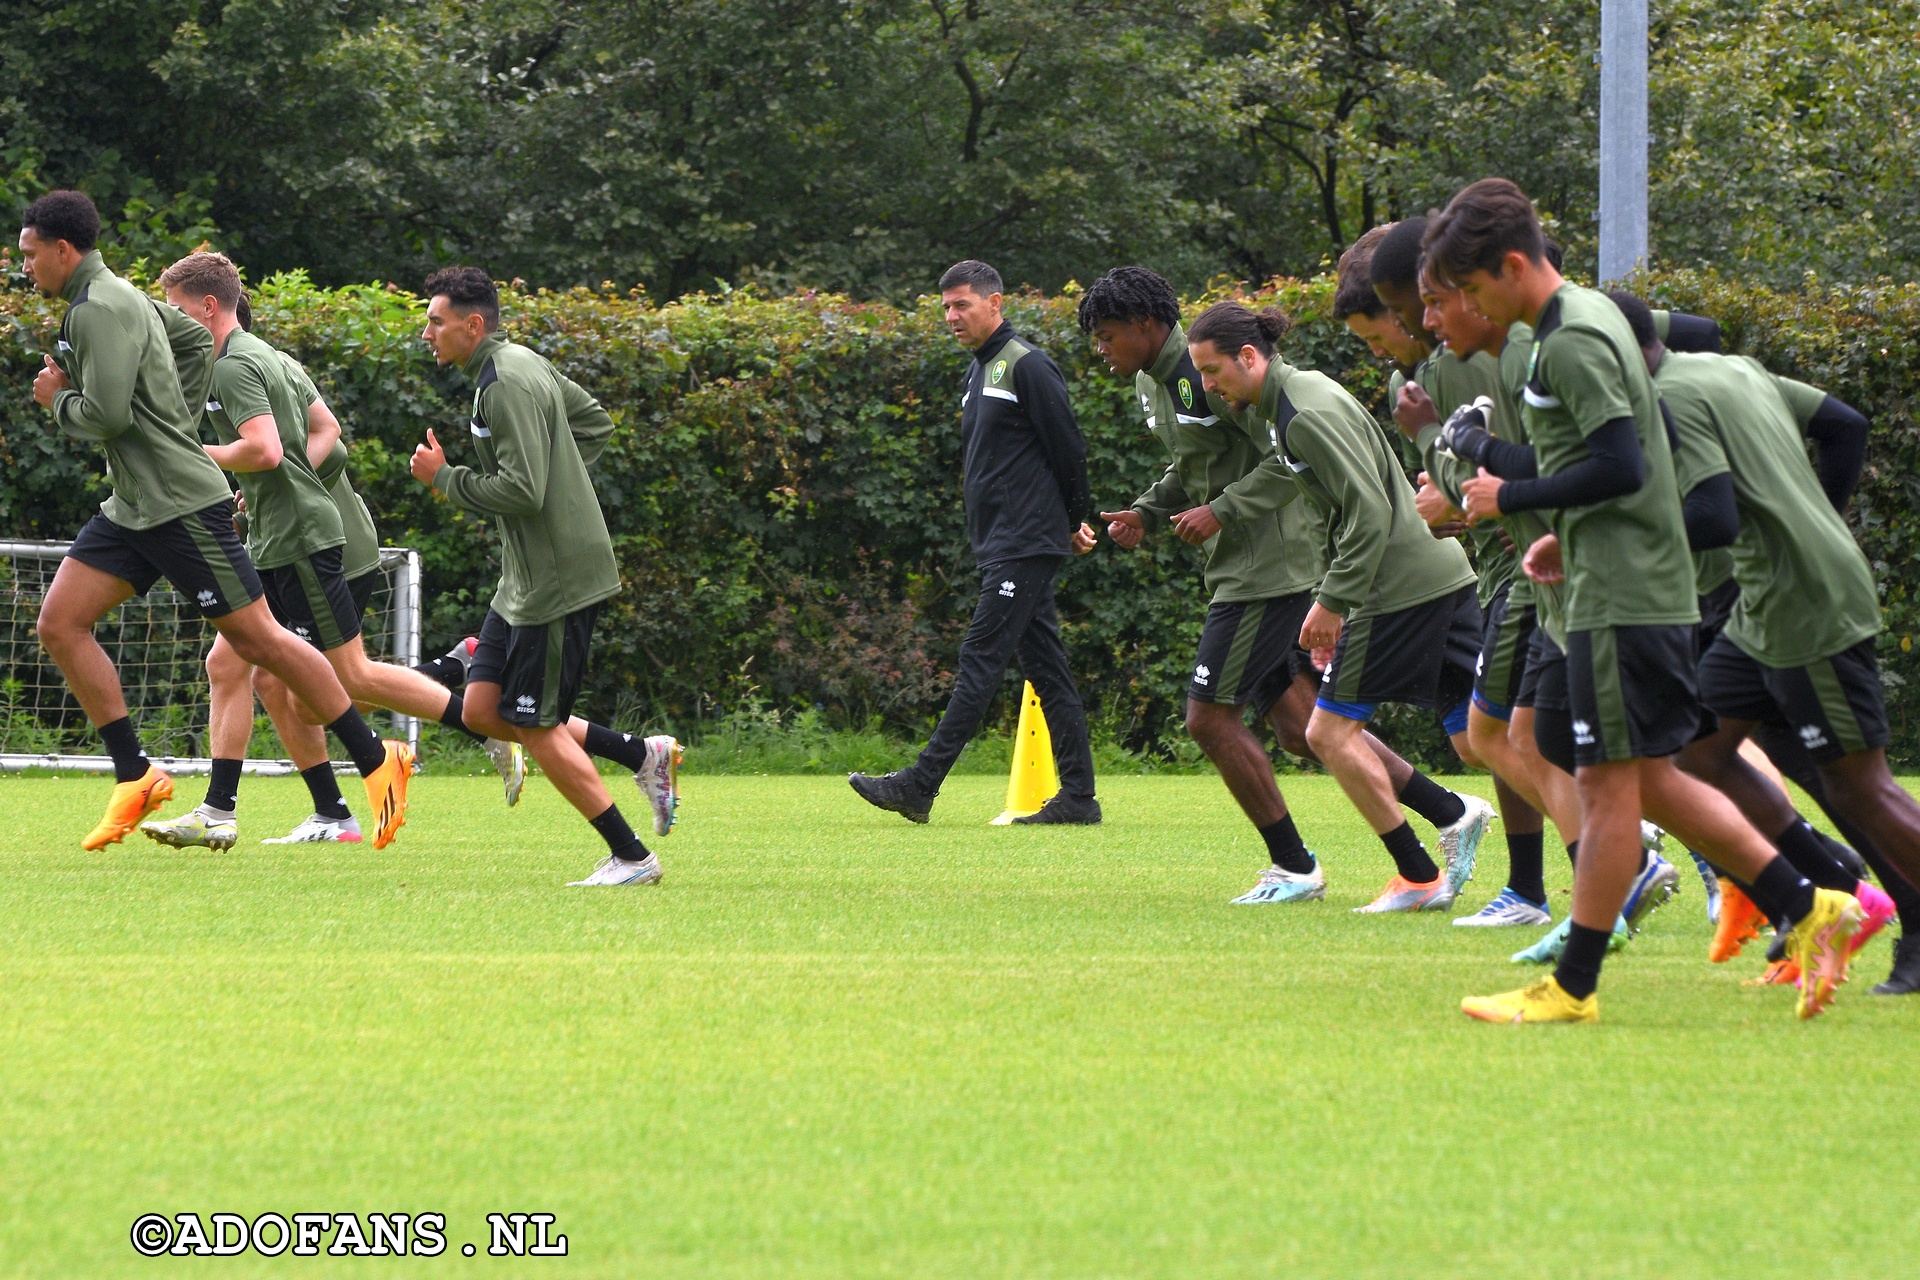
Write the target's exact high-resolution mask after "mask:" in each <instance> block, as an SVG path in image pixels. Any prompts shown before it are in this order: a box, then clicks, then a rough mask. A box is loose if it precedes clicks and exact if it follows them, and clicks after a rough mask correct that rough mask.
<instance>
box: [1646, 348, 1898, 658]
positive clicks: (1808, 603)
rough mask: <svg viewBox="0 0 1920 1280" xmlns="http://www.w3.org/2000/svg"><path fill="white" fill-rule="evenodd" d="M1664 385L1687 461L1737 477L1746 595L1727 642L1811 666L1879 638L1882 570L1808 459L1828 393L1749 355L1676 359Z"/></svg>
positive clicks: (1665, 366) (1755, 654) (1736, 549)
mask: <svg viewBox="0 0 1920 1280" xmlns="http://www.w3.org/2000/svg"><path fill="white" fill-rule="evenodd" d="M1654 385H1655V386H1657V387H1659V389H1660V395H1661V398H1662V399H1664V400H1665V401H1666V403H1667V408H1668V410H1669V411H1670V412H1671V413H1672V414H1673V425H1674V430H1675V431H1676V432H1677V433H1678V434H1679V436H1680V450H1679V462H1680V465H1681V467H1682V468H1683V469H1686V470H1690V471H1692V472H1694V473H1696V474H1697V475H1698V476H1699V477H1700V478H1702V479H1704V478H1705V477H1707V476H1714V475H1719V474H1721V473H1722V472H1731V473H1732V475H1733V492H1734V501H1735V503H1736V504H1737V505H1738V507H1739V509H1740V534H1739V536H1738V537H1737V538H1735V539H1734V543H1733V547H1732V558H1733V564H1734V575H1735V577H1737V578H1738V579H1739V582H1740V599H1739V601H1738V602H1737V603H1735V605H1734V606H1733V616H1732V617H1731V618H1730V619H1728V621H1727V628H1726V632H1725V634H1726V637H1727V639H1728V640H1730V641H1732V642H1733V643H1734V644H1736V645H1738V646H1739V647H1740V649H1741V651H1742V652H1744V653H1745V654H1746V655H1747V656H1748V657H1750V658H1752V659H1753V660H1754V661H1755V662H1758V663H1760V664H1762V665H1763V666H1768V667H1775V668H1790V667H1804V666H1809V665H1811V664H1813V663H1815V662H1818V661H1819V660H1820V659H1822V658H1831V657H1833V656H1834V655H1835V654H1837V653H1842V652H1844V651H1845V650H1847V649H1850V648H1852V647H1853V646H1854V645H1856V644H1859V643H1860V642H1861V641H1862V640H1868V639H1871V638H1872V637H1874V636H1876V635H1878V634H1879V633H1880V597H1879V594H1878V592H1876V591H1875V589H1874V584H1873V571H1872V569H1871V568H1870V567H1869V566H1868V564H1867V558H1866V556H1865V555H1863V554H1862V553H1861V551H1860V547H1859V545H1858V544H1857V543H1855V542H1854V540H1853V534H1852V532H1851V531H1849V530H1848V528H1847V525H1846V522H1845V521H1844V520H1842V519H1841V518H1840V516H1839V514H1838V513H1837V512H1835V511H1834V509H1833V507H1832V506H1831V505H1830V504H1829V503H1828V502H1827V495H1826V493H1825V491H1824V490H1822V489H1821V487H1820V481H1819V478H1818V477H1817V476H1816V475H1815V474H1814V470H1813V464H1812V463H1810V462H1809V461H1808V460H1807V442H1806V437H1805V434H1804V433H1805V431H1806V427H1807V423H1809V422H1810V421H1812V419H1813V416H1814V415H1815V414H1816V413H1818V412H1819V411H1820V406H1821V404H1822V403H1824V402H1825V400H1826V398H1827V397H1826V392H1824V391H1821V390H1820V389H1819V388H1818V387H1810V386H1808V385H1807V384H1806V383H1804V382H1795V381H1793V380H1792V379H1790V378H1781V377H1776V376H1775V375H1774V374H1772V373H1769V372H1768V371H1767V370H1766V368H1765V367H1763V366H1762V365H1761V364H1760V363H1759V362H1758V361H1756V360H1753V359H1751V358H1749V357H1747V356H1718V355H1704V354H1702V355H1685V354H1682V353H1679V352H1673V351H1669V352H1668V353H1667V354H1666V355H1665V356H1664V357H1662V358H1661V361H1660V365H1659V367H1658V368H1657V369H1655V370H1654Z"/></svg>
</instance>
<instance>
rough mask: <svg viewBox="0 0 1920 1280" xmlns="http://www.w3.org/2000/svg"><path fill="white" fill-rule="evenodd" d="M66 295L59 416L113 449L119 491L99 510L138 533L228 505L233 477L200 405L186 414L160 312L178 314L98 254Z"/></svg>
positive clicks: (66, 427) (112, 474)
mask: <svg viewBox="0 0 1920 1280" xmlns="http://www.w3.org/2000/svg"><path fill="white" fill-rule="evenodd" d="M60 296H61V297H63V298H65V299H66V300H67V304H68V305H67V313H66V315H65V316H64V317H63V318H62V319H61V321H60V341H59V349H58V352H57V353H56V355H55V360H56V362H57V363H58V364H59V365H60V367H61V368H62V369H64V370H65V371H66V374H67V377H68V378H69V379H70V380H71V381H72V383H73V385H72V386H70V387H68V388H66V389H64V390H62V391H60V392H58V393H57V394H56V395H55V396H54V398H53V419H54V422H55V423H57V424H58V425H59V428H60V430H61V431H62V432H63V433H65V434H66V435H69V436H72V437H73V438H74V439H76V440H91V441H95V442H97V443H99V444H100V445H101V447H102V448H104V449H105V450H106V454H107V483H108V484H110V485H112V486H113V493H112V495H111V496H110V497H108V498H107V500H106V501H105V502H103V503H101V504H100V511H101V513H102V514H103V515H105V516H106V517H107V519H109V520H111V521H113V522H114V523H115V524H117V525H119V526H121V527H122V528H125V529H133V530H136V531H137V530H141V529H151V528H153V527H154V526H155V525H160V524H165V523H166V522H167V521H169V520H175V519H178V518H179V517H181V516H184V515H188V514H190V513H192V512H195V511H204V510H206V509H207V508H208V507H211V506H213V505H215V504H216V503H220V502H225V501H227V500H228V499H229V498H230V497H231V496H232V491H231V490H229V489H228V488H227V481H226V477H225V476H223V475H221V474H220V468H219V467H217V466H215V465H214V463H213V459H211V458H209V457H208V456H207V452H206V450H205V449H203V448H201V447H200V437H199V430H198V426H199V420H200V414H199V407H198V406H197V405H196V406H193V407H192V408H189V406H188V404H187V400H186V396H185V394H184V393H183V391H182V389H181V386H180V370H179V368H178V367H177V366H176V364H175V356H174V349H173V343H172V341H171V340H170V338H169V330H170V328H173V327H176V326H174V324H173V321H172V320H171V319H170V318H168V317H166V316H163V314H162V312H163V311H172V308H170V307H166V308H163V307H158V306H156V305H155V304H154V300H153V299H152V298H150V297H148V296H147V295H146V294H144V293H142V292H140V291H139V290H138V289H136V288H134V287H133V286H132V285H130V284H128V283H127V282H126V281H125V280H122V279H121V278H120V277H119V276H117V275H115V274H113V272H111V271H109V270H107V266H106V263H105V262H103V261H101V258H100V254H99V252H98V251H97V250H96V251H94V252H92V253H89V254H88V255H87V256H86V257H85V258H83V259H81V261H80V265H79V266H78V267H76V268H74V272H73V276H72V277H71V278H70V279H69V280H68V281H67V283H66V287H65V288H63V289H62V290H61V291H60ZM174 314H175V315H179V313H177V312H175V313H174ZM179 319H180V320H183V321H186V323H188V324H192V323H193V322H192V321H191V320H188V319H187V317H185V316H184V315H180V316H179ZM195 327H196V328H197V327H198V326H195ZM207 345H208V347H209V348H210V347H211V345H212V340H211V339H210V338H209V339H208V340H207Z"/></svg>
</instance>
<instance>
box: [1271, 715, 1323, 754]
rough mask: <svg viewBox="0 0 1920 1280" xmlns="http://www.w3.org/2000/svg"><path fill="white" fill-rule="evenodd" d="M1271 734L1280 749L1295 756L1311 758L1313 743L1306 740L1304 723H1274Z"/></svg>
mask: <svg viewBox="0 0 1920 1280" xmlns="http://www.w3.org/2000/svg"><path fill="white" fill-rule="evenodd" d="M1273 736H1274V739H1275V741H1277V742H1279V744H1280V749H1281V750H1282V751H1284V752H1286V753H1287V754H1288V755H1290V756H1297V757H1299V758H1300V759H1302V760H1311V759H1312V758H1313V754H1314V752H1313V744H1312V743H1310V742H1308V741H1307V731H1306V727H1305V726H1304V725H1300V724H1295V723H1292V722H1289V723H1286V724H1277V725H1274V726H1273Z"/></svg>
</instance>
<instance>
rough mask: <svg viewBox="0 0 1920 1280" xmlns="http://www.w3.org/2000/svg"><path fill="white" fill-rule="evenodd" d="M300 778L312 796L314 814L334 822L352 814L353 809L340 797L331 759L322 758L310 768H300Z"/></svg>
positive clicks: (338, 781)
mask: <svg viewBox="0 0 1920 1280" xmlns="http://www.w3.org/2000/svg"><path fill="white" fill-rule="evenodd" d="M300 778H301V781H303V782H305V783H306V784H307V794H308V795H310V796H312V797H313V811H314V812H315V813H316V814H319V815H320V816H321V817H323V818H331V819H333V820H334V821H335V822H340V821H344V820H345V819H347V818H351V817H352V816H353V811H352V810H351V809H349V808H347V802H346V801H345V800H342V799H341V798H340V780H339V779H338V778H336V777H334V776H333V762H332V761H331V760H322V761H321V762H320V763H319V764H317V765H315V766H313V768H311V769H302V770H301V771H300Z"/></svg>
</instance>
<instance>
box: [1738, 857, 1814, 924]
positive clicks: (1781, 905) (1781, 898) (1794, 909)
mask: <svg viewBox="0 0 1920 1280" xmlns="http://www.w3.org/2000/svg"><path fill="white" fill-rule="evenodd" d="M1747 896H1748V897H1749V898H1752V899H1753V905H1754V906H1756V907H1758V908H1760V909H1761V910H1762V911H1764V912H1766V913H1767V915H1768V916H1769V917H1771V918H1772V919H1774V920H1785V921H1786V922H1787V924H1788V925H1789V926H1792V925H1794V924H1797V923H1799V921H1800V920H1801V919H1802V918H1803V917H1805V915H1806V914H1807V912H1809V911H1811V910H1813V881H1811V880H1808V879H1806V878H1805V877H1803V876H1802V875H1801V874H1800V873H1799V872H1798V871H1796V870H1794V869H1793V864H1792V863H1791V862H1788V861H1787V860H1786V859H1785V858H1775V859H1774V860H1773V861H1772V862H1769V863H1768V864H1767V865H1766V868H1765V869H1764V870H1762V871H1761V872H1760V874H1759V875H1758V876H1755V877H1754V881H1753V887H1752V888H1750V889H1748V890H1747Z"/></svg>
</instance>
